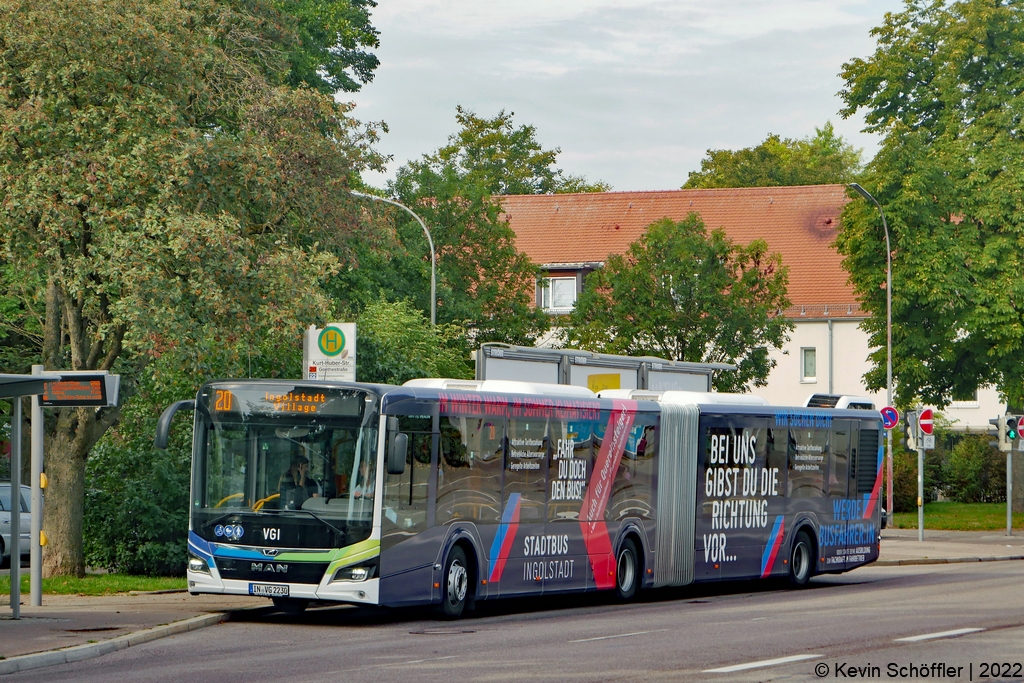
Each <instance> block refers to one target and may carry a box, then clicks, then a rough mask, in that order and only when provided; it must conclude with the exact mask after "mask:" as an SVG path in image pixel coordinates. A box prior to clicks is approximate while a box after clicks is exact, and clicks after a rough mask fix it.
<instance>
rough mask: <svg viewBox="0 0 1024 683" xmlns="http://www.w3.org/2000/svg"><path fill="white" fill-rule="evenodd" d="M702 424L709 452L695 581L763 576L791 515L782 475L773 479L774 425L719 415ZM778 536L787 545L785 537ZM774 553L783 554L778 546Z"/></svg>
mask: <svg viewBox="0 0 1024 683" xmlns="http://www.w3.org/2000/svg"><path fill="white" fill-rule="evenodd" d="M701 422H702V426H704V434H703V436H704V453H703V462H702V463H701V465H700V469H699V470H698V477H699V479H698V501H699V502H698V508H697V531H696V538H695V545H696V551H697V558H696V571H695V577H696V578H697V579H698V580H699V579H704V580H710V579H719V578H721V579H730V578H740V577H757V576H762V575H763V573H764V571H765V561H764V560H765V552H766V548H768V546H769V544H770V541H771V540H772V536H773V531H775V529H776V527H778V528H779V530H780V531H781V526H782V520H783V515H784V514H785V500H784V497H783V495H782V490H781V488H780V482H779V476H778V472H776V473H775V474H774V479H773V474H772V468H770V467H769V466H768V460H769V457H768V456H769V452H770V446H769V433H768V422H767V420H766V419H764V418H759V417H745V416H717V415H709V416H707V417H706V418H703V419H702V420H701ZM776 469H777V468H776ZM776 523H777V524H776ZM775 535H776V536H778V537H779V540H780V541H781V535H780V534H779V533H777V532H776V533H775ZM774 550H775V553H776V554H777V553H778V548H777V547H776V548H775V549H774ZM773 558H774V556H773ZM768 571H769V572H770V571H771V566H769V567H768Z"/></svg>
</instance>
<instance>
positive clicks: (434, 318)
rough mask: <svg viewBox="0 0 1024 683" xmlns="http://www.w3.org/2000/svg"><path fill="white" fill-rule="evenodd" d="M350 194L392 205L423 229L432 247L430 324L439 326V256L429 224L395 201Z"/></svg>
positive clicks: (354, 193) (373, 195)
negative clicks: (410, 217) (414, 220)
mask: <svg viewBox="0 0 1024 683" xmlns="http://www.w3.org/2000/svg"><path fill="white" fill-rule="evenodd" d="M349 192H350V193H351V194H353V195H355V196H356V197H363V198H364V199H373V200H374V201H378V202H384V203H385V204H391V205H392V206H397V207H398V208H400V209H403V210H405V211H407V212H408V213H409V215H410V216H412V217H413V218H415V219H416V222H417V223H419V224H420V227H421V228H423V234H424V235H426V236H427V244H428V245H430V324H431V325H436V324H437V256H436V254H434V240H433V238H432V237H431V236H430V231H429V230H427V224H426V223H424V222H423V219H422V218H420V217H419V216H417V215H416V213H415V212H413V210H412V209H410V208H409V207H408V206H406V205H404V204H399V203H398V202H396V201H394V200H393V199H387V198H385V197H378V196H377V195H375V194H366V193H364V192H356V191H355V190H349Z"/></svg>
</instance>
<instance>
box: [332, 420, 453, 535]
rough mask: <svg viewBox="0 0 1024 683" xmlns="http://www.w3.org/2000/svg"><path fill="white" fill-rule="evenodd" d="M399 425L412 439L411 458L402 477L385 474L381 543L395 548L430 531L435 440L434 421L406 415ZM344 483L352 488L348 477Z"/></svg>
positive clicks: (410, 439) (408, 459)
mask: <svg viewBox="0 0 1024 683" xmlns="http://www.w3.org/2000/svg"><path fill="white" fill-rule="evenodd" d="M398 424H399V427H398V428H399V430H400V431H402V432H403V433H405V434H408V436H409V455H408V457H407V459H406V467H405V471H404V472H402V474H387V472H386V471H385V474H384V501H383V506H384V520H383V522H382V523H383V526H384V528H383V529H382V532H381V533H382V535H383V538H382V539H381V542H382V544H383V545H384V546H385V547H389V546H390V545H392V543H391V542H390V541H394V542H398V541H401V540H402V539H404V538H405V537H407V536H409V535H410V534H414V533H418V532H420V531H424V530H425V529H426V528H427V490H428V485H429V483H430V449H431V442H432V441H433V434H431V433H430V431H429V430H430V428H431V418H430V417H419V416H405V415H403V416H399V421H398ZM338 478H339V479H341V477H338ZM340 483H341V482H340ZM343 483H345V484H346V485H349V486H350V484H349V483H348V482H347V477H345V478H344V482H343ZM389 522H390V525H389ZM394 527H397V529H395V528H394ZM390 537H393V538H390Z"/></svg>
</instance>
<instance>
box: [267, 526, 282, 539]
mask: <svg viewBox="0 0 1024 683" xmlns="http://www.w3.org/2000/svg"><path fill="white" fill-rule="evenodd" d="M263 540H264V541H280V540H281V530H280V529H264V530H263Z"/></svg>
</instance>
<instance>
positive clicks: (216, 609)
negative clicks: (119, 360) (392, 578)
mask: <svg viewBox="0 0 1024 683" xmlns="http://www.w3.org/2000/svg"><path fill="white" fill-rule="evenodd" d="M1018 533H1019V535H1015V536H1010V537H1008V536H1006V535H1005V533H1003V532H973V531H927V530H926V531H925V540H924V542H919V541H918V540H917V530H916V529H885V530H883V531H882V554H881V559H880V560H879V561H878V562H877V564H878V565H883V566H893V565H913V564H940V563H946V562H980V561H1001V560H1024V532H1018ZM27 602H28V596H27V595H23V596H22V609H21V614H22V618H21V619H20V620H18V621H14V620H12V619H11V618H10V616H9V615H10V611H9V609H10V608H9V605H10V601H9V596H7V595H0V656H2V659H0V675H2V674H4V673H10V672H13V671H18V670H24V669H28V668H36V667H38V666H46V665H49V664H57V663H63V662H65V661H75V660H77V659H86V658H88V657H94V656H98V655H100V654H104V653H106V652H111V651H113V650H116V649H121V648H122V647H129V646H130V645H136V644H139V643H141V642H147V641H149V640H153V639H155V638H160V637H165V636H169V635H174V634H175V633H180V632H183V631H186V630H193V629H195V628H202V627H205V626H210V625H213V624H216V623H219V622H220V621H223V620H225V619H226V618H228V617H227V615H229V614H230V612H231V611H232V610H240V609H246V608H264V607H268V606H269V604H270V603H269V601H267V600H263V599H258V598H248V597H244V596H213V595H205V596H191V595H188V594H187V593H184V592H180V593H177V592H171V593H158V594H154V593H142V594H127V595H113V596H102V597H90V596H69V595H44V596H43V606H42V607H29V606H27V604H26V603H27ZM32 653H42V654H32ZM24 655H28V656H24Z"/></svg>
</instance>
